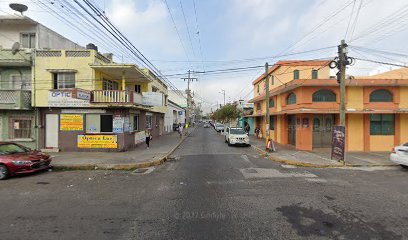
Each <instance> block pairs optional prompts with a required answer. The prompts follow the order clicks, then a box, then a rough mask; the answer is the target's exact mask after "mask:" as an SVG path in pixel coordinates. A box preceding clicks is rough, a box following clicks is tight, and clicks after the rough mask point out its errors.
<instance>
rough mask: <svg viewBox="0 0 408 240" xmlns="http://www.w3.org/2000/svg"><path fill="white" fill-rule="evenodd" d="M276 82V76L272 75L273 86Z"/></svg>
mask: <svg viewBox="0 0 408 240" xmlns="http://www.w3.org/2000/svg"><path fill="white" fill-rule="evenodd" d="M274 84H275V76H273V75H271V85H272V86H273V85H274Z"/></svg>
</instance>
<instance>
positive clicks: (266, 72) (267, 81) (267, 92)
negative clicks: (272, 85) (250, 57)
mask: <svg viewBox="0 0 408 240" xmlns="http://www.w3.org/2000/svg"><path fill="white" fill-rule="evenodd" d="M265 100H266V104H265V105H266V116H265V124H266V128H265V129H266V136H267V137H266V141H268V138H269V128H270V126H269V125H270V114H269V65H268V63H267V62H266V63H265Z"/></svg>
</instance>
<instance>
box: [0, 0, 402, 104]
mask: <svg viewBox="0 0 408 240" xmlns="http://www.w3.org/2000/svg"><path fill="white" fill-rule="evenodd" d="M10 2H22V3H24V4H27V5H28V7H29V10H28V12H27V13H26V15H27V16H30V17H32V18H34V19H35V20H37V21H39V22H41V23H43V24H44V25H46V26H48V27H50V28H51V29H53V30H55V31H57V32H59V33H61V34H62V35H64V36H66V37H69V38H70V39H72V40H74V41H76V42H78V43H79V44H81V45H86V44H87V43H89V42H95V44H96V45H98V46H99V49H100V51H101V52H111V51H112V49H109V48H108V47H104V46H103V45H106V42H105V43H104V42H102V43H100V42H96V41H94V40H92V39H89V38H87V37H85V36H83V35H81V34H80V33H79V32H78V31H77V30H75V29H73V27H72V26H68V25H67V24H65V23H64V22H62V21H60V20H59V19H57V18H56V17H55V16H53V15H52V14H50V10H49V9H48V8H47V7H50V8H54V9H55V5H56V4H57V5H63V6H64V7H65V8H67V7H68V6H67V5H66V4H64V1H62V0H61V1H45V0H42V2H43V3H44V4H45V5H41V4H39V3H34V2H33V1H28V0H22V1H4V0H1V1H0V13H1V14H6V12H8V13H10V12H12V11H10V10H9V9H8V4H9V3H10ZM35 2H38V1H35ZM50 2H54V4H51V3H50ZM61 2H62V3H63V4H61ZM71 2H72V4H73V5H75V6H76V7H78V5H76V4H75V3H74V1H71ZM80 2H82V1H80ZM92 2H94V3H95V4H97V5H98V6H99V7H100V8H101V9H104V10H105V13H106V15H107V16H108V17H109V19H110V20H111V21H112V22H113V23H114V24H115V25H116V26H117V27H118V28H119V29H120V30H121V31H122V32H123V33H124V34H125V35H126V36H127V37H128V38H129V39H130V40H131V41H132V43H133V44H134V45H135V46H136V47H137V48H138V49H139V50H140V51H141V52H142V53H143V54H144V55H145V56H146V57H147V58H148V59H149V60H151V61H152V62H153V63H154V64H155V65H156V66H157V67H158V68H159V69H160V70H161V71H162V73H164V74H165V75H174V74H179V73H186V72H187V71H188V70H193V71H203V70H206V71H209V70H214V69H226V68H237V67H248V66H260V65H264V64H265V62H266V61H268V62H269V63H270V64H273V63H274V62H276V61H277V60H278V59H320V58H330V57H335V55H336V51H337V49H336V45H338V44H339V42H340V40H341V39H346V40H347V42H348V43H349V44H350V45H351V46H356V47H365V48H371V49H377V50H385V51H392V52H397V53H400V54H405V53H407V52H408V49H407V48H408V46H407V44H406V39H407V38H408V32H407V29H406V28H408V24H407V20H408V2H407V1H406V0H387V1H384V0H290V1H288V0H195V5H196V8H195V9H196V11H195V10H194V4H193V3H194V2H193V0H181V1H180V0H167V3H168V7H169V9H170V12H169V9H168V8H167V6H166V2H165V1H164V0H105V1H104V0H99V1H98V0H94V1H92ZM46 6H47V7H46ZM183 10H184V11H183ZM183 12H184V16H185V17H184V16H183ZM357 12H358V13H359V14H358V16H357ZM170 13H171V14H170ZM195 13H197V14H195ZM60 15H61V16H63V14H60ZM71 16H72V15H71ZM172 17H173V19H174V23H175V24H174V23H173V21H172ZM66 18H67V19H69V16H66ZM196 20H197V21H196ZM176 28H177V30H178V34H177V31H176ZM346 32H347V34H346ZM299 41H300V42H299ZM200 42H201V44H199V43H200ZM294 44H296V45H294ZM200 45H201V47H200ZM326 47H331V48H326ZM320 48H325V49H323V50H320V51H313V52H309V53H306V54H299V55H291V56H283V57H280V58H274V57H273V56H277V55H282V54H288V53H296V52H302V51H307V50H315V49H320ZM200 49H201V50H200ZM114 53H115V56H116V61H119V62H121V61H122V60H123V61H124V62H131V59H127V58H126V57H122V56H121V54H120V53H118V52H114ZM349 56H351V57H358V58H365V59H372V60H380V61H385V62H392V63H400V64H401V63H403V64H404V63H406V61H407V58H406V57H405V56H402V55H390V54H387V55H385V54H381V53H380V52H370V51H367V50H364V49H359V50H358V49H355V48H350V53H349ZM267 57H268V58H267ZM245 59H247V60H245ZM248 59H252V60H248ZM379 67H380V66H379V65H378V64H374V63H368V62H362V61H357V63H356V64H355V65H354V66H351V67H349V69H348V74H353V75H368V74H370V73H371V74H372V73H375V72H377V71H378V69H379ZM380 69H382V70H384V69H389V66H387V67H382V68H380ZM262 71H263V69H262V68H257V69H253V70H251V71H243V72H235V73H231V72H228V74H206V75H202V74H196V75H194V76H195V77H197V78H198V82H194V83H193V84H192V89H193V91H194V92H195V93H196V96H197V97H199V98H201V99H202V100H204V101H205V102H204V103H203V104H204V106H205V109H206V110H209V109H210V108H211V104H216V103H222V102H223V96H222V94H220V93H219V92H220V90H221V89H225V90H226V100H227V101H229V100H237V99H239V98H245V99H249V98H251V96H252V92H251V89H252V85H251V82H252V80H254V79H255V78H256V77H257V76H259V75H260V74H261V73H262ZM180 77H183V76H179V75H177V76H169V77H168V78H169V80H170V81H172V82H173V83H174V84H175V85H176V86H177V88H179V89H182V90H184V89H185V88H186V83H185V82H183V80H181V79H180ZM213 107H214V106H213Z"/></svg>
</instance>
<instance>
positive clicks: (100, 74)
mask: <svg viewBox="0 0 408 240" xmlns="http://www.w3.org/2000/svg"><path fill="white" fill-rule="evenodd" d="M0 20H1V21H0V31H1V32H2V34H1V35H0V46H1V47H0V77H1V82H0V130H1V131H0V140H1V141H13V142H18V143H21V144H23V145H25V146H27V147H30V148H36V149H45V150H48V151H125V150H127V149H131V148H133V147H135V146H136V145H137V144H140V143H142V142H144V139H145V134H144V130H145V129H146V128H149V129H151V132H152V135H153V137H157V136H160V135H162V134H164V133H165V125H164V119H165V114H166V113H167V104H168V99H167V97H168V95H167V94H168V90H167V85H166V84H165V83H163V81H161V79H160V78H159V77H157V76H156V75H155V74H154V73H153V72H152V71H150V70H149V69H142V68H139V67H138V66H136V65H133V64H119V63H115V62H114V61H113V60H112V54H109V53H108V54H101V53H99V52H98V48H97V46H95V45H94V44H88V45H87V46H86V48H85V47H82V46H79V45H77V44H76V43H74V42H73V41H71V40H69V39H67V38H65V37H63V36H61V35H60V34H58V33H56V32H54V31H53V30H51V29H49V28H47V27H45V26H44V25H42V24H40V23H38V22H36V21H34V20H32V19H30V18H28V17H26V16H17V15H16V16H11V15H10V16H0ZM172 114H173V113H172Z"/></svg>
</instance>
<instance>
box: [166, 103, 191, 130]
mask: <svg viewBox="0 0 408 240" xmlns="http://www.w3.org/2000/svg"><path fill="white" fill-rule="evenodd" d="M185 122H186V111H185V109H184V108H182V107H181V106H179V105H178V104H176V103H175V102H173V101H171V100H168V104H167V112H166V114H165V115H164V125H165V127H164V130H165V133H171V132H173V131H174V126H175V125H176V124H179V123H181V124H184V123H185Z"/></svg>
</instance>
